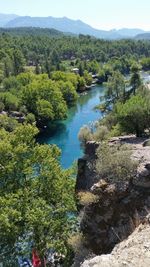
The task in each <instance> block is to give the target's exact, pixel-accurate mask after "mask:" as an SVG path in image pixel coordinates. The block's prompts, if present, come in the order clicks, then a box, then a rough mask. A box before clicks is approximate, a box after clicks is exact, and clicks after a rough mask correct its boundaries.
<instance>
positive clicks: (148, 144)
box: [143, 139, 150, 147]
mask: <svg viewBox="0 0 150 267" xmlns="http://www.w3.org/2000/svg"><path fill="white" fill-rule="evenodd" d="M143 146H144V147H145V146H150V139H147V140H145V141H144V143H143Z"/></svg>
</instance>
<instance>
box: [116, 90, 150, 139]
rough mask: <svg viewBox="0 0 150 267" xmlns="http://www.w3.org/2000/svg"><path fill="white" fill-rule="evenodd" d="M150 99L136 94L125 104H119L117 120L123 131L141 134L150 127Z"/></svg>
mask: <svg viewBox="0 0 150 267" xmlns="http://www.w3.org/2000/svg"><path fill="white" fill-rule="evenodd" d="M149 101H150V99H149V98H146V97H143V96H141V95H136V96H132V97H131V98H130V99H129V100H128V101H126V103H125V104H122V103H118V104H117V106H116V114H117V120H118V122H119V124H120V125H121V127H122V130H123V131H125V132H127V133H135V134H136V135H137V136H141V135H142V134H143V133H144V131H145V130H146V129H148V128H149V127H150V117H149V114H150V102H149Z"/></svg>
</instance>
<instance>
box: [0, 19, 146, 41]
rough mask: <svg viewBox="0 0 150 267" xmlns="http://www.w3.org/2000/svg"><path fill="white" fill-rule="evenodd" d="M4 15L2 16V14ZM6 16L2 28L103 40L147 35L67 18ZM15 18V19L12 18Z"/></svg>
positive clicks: (135, 30)
mask: <svg viewBox="0 0 150 267" xmlns="http://www.w3.org/2000/svg"><path fill="white" fill-rule="evenodd" d="M1 15H2V14H1ZM3 16H4V17H5V16H6V18H7V21H6V23H4V22H3V25H1V24H0V27H7V28H17V27H39V28H53V29H56V30H58V31H61V32H64V33H69V32H70V33H72V34H84V35H91V36H94V37H97V38H102V39H122V38H133V37H135V36H136V35H137V34H143V33H145V32H144V31H143V30H141V29H127V28H123V29H120V30H115V29H114V30H110V31H106V30H98V29H95V28H93V27H91V26H90V25H88V24H86V23H84V22H82V21H81V20H73V19H69V18H67V17H63V18H54V17H51V16H50V17H30V16H17V15H10V18H8V16H9V15H3ZM11 16H14V17H11Z"/></svg>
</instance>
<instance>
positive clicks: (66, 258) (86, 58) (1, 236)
mask: <svg viewBox="0 0 150 267" xmlns="http://www.w3.org/2000/svg"><path fill="white" fill-rule="evenodd" d="M140 70H144V71H149V70H150V42H149V41H143V40H141V41H134V40H119V41H105V40H99V39H96V38H93V37H90V36H83V35H80V36H65V35H63V34H62V33H60V32H57V31H55V30H47V29H44V30H43V29H42V30H40V29H36V28H35V29H33V28H31V29H30V28H24V29H12V30H10V29H8V30H4V29H0V179H1V182H0V259H2V261H3V259H5V262H6V266H18V259H20V260H21V259H22V258H26V257H29V256H31V252H32V249H33V248H34V249H36V251H38V254H39V256H40V258H41V261H42V264H43V265H42V266H44V258H46V257H47V256H46V255H47V253H48V251H50V252H51V251H54V252H58V253H59V258H60V260H61V261H63V266H65V267H67V266H68V267H69V266H71V261H70V259H72V258H73V250H72V247H71V245H70V243H72V242H73V241H72V240H73V239H71V236H72V235H74V233H75V232H76V231H79V230H78V229H77V228H78V227H77V226H78V224H77V222H76V218H75V216H74V214H75V212H76V207H75V206H76V205H75V195H74V185H75V179H74V176H75V170H74V168H73V167H72V168H71V169H69V170H63V169H62V168H61V166H60V162H59V158H60V153H61V152H60V151H59V149H58V148H57V147H56V146H55V145H54V146H48V145H40V144H38V143H37V142H36V139H35V137H36V136H37V134H38V132H39V129H40V130H41V128H43V127H44V126H46V125H47V124H48V123H49V122H52V121H56V120H61V119H64V118H66V117H67V110H68V107H69V106H70V105H71V103H72V102H74V101H76V99H77V98H78V94H79V93H80V92H83V91H84V90H86V89H87V88H89V87H90V86H91V85H92V83H93V79H95V77H96V82H97V83H99V84H102V83H105V85H106V88H107V90H106V92H105V95H104V99H103V100H104V104H103V105H101V106H98V107H97V108H98V109H101V110H103V112H104V114H105V116H104V118H103V120H102V121H101V122H99V123H98V125H97V126H96V130H95V131H94V133H93V130H92V131H91V129H89V128H88V126H87V127H85V128H84V129H81V132H80V133H79V138H80V140H81V141H82V142H84V143H85V142H86V141H88V140H93V139H95V140H96V141H104V140H106V139H108V138H109V137H110V136H116V135H120V134H124V133H134V134H136V135H137V136H142V135H143V134H149V129H150V119H149V114H150V108H149V107H150V94H149V92H148V89H147V88H145V86H144V85H143V83H142V80H141V78H140V75H139V72H140ZM128 74H130V80H129V81H127V80H126V79H125V76H126V75H128ZM99 172H100V170H99ZM69 239H70V240H71V241H70V243H69V242H68V240H69ZM0 261H1V260H0ZM47 266H48V265H47ZM56 266H57V265H56Z"/></svg>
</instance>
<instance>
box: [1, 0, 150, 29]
mask: <svg viewBox="0 0 150 267" xmlns="http://www.w3.org/2000/svg"><path fill="white" fill-rule="evenodd" d="M0 13H7V14H10V13H15V14H18V15H30V16H41V17H42V16H54V17H63V16H67V17H69V18H72V19H81V20H83V21H84V22H87V23H88V24H90V25H91V26H93V27H95V28H98V29H113V28H122V27H128V28H135V27H136V28H143V29H145V30H150V0H0Z"/></svg>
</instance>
